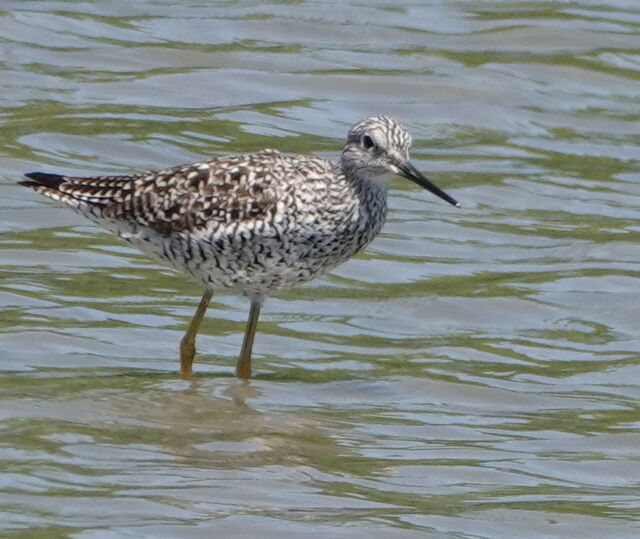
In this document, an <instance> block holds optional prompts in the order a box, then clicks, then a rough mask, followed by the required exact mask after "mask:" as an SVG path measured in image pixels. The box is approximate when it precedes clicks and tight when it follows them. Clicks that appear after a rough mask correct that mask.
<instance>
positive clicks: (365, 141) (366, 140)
mask: <svg viewBox="0 0 640 539" xmlns="http://www.w3.org/2000/svg"><path fill="white" fill-rule="evenodd" d="M360 142H361V144H362V147H363V148H364V149H365V150H370V149H371V148H373V139H372V138H371V137H370V136H369V135H363V137H362V140H361V141H360Z"/></svg>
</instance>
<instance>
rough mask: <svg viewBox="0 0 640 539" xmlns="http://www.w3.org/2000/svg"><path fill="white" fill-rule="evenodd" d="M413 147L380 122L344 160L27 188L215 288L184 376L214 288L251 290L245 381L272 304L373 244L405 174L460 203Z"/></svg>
mask: <svg viewBox="0 0 640 539" xmlns="http://www.w3.org/2000/svg"><path fill="white" fill-rule="evenodd" d="M410 146H411V137H410V135H409V133H408V132H407V130H406V129H405V128H404V127H403V126H402V125H400V124H399V123H398V122H396V121H395V120H394V119H392V118H389V117H388V116H374V117H371V118H367V119H366V120H363V121H361V122H359V123H357V124H355V125H354V126H353V127H352V128H351V129H350V130H349V133H348V136H347V143H346V145H345V147H344V150H343V151H342V157H341V159H340V161H338V162H337V163H334V162H331V161H328V160H326V159H322V158H319V157H314V156H308V155H296V156H286V155H283V154H281V153H280V152H278V151H275V150H264V151H262V152H259V153H256V154H251V155H239V156H229V157H220V158H218V159H214V160H212V161H204V162H202V163H194V164H190V165H183V166H179V167H175V168H169V169H163V170H158V171H153V172H142V173H138V174H133V175H130V176H93V177H77V176H62V175H58V174H47V173H42V172H33V173H30V174H26V176H27V177H28V178H29V180H28V181H24V182H21V183H22V184H23V185H26V186H27V187H31V188H32V189H33V190H34V191H36V192H38V193H41V194H43V195H46V196H48V197H49V198H52V199H54V200H59V201H61V202H64V203H65V204H67V205H68V206H71V207H72V208H73V209H74V210H75V211H77V212H78V213H80V214H82V215H84V216H86V217H88V218H89V219H91V220H92V221H94V222H96V223H98V224H99V225H101V226H103V227H104V228H106V229H107V230H109V231H111V232H113V233H114V234H116V235H118V236H120V237H121V238H123V239H124V240H126V241H128V242H129V243H131V244H133V245H135V246H137V247H138V248H140V249H141V250H142V251H144V252H145V253H148V254H149V255H152V256H153V257H155V258H157V259H160V260H162V261H164V262H167V263H168V264H170V265H171V266H173V267H174V268H175V269H177V270H178V271H182V272H185V273H188V274H189V275H191V276H192V277H193V278H195V279H196V280H197V281H199V282H200V283H201V284H202V285H203V286H204V294H203V296H202V299H201V300H200V304H199V305H198V308H197V310H196V313H195V315H194V316H193V319H192V320H191V323H190V324H189V327H188V329H187V331H186V333H185V335H184V337H183V338H182V341H181V343H180V365H181V372H182V376H183V377H185V378H187V377H189V376H190V375H191V367H192V364H193V358H194V355H195V338H196V334H197V332H198V328H199V327H200V323H201V321H202V318H203V317H204V314H205V311H206V309H207V306H208V305H209V301H210V300H211V297H212V295H213V293H214V292H215V291H222V290H228V291H231V292H235V293H240V294H243V295H245V296H246V297H247V298H248V299H249V301H250V302H251V307H250V310H249V320H248V322H247V326H246V329H245V334H244V341H243V343H242V349H241V352H240V357H239V359H238V361H237V364H236V374H237V375H238V377H240V378H243V379H247V378H249V376H250V375H251V350H252V347H253V340H254V336H255V333H256V326H257V322H258V316H259V314H260V307H261V305H262V302H263V301H264V299H265V298H266V297H267V296H269V295H272V294H274V293H276V292H278V291H280V290H285V289H288V288H291V287H292V286H295V285H298V284H301V283H304V282H306V281H310V280H311V279H314V278H315V277H318V276H319V275H322V274H323V273H325V272H327V271H329V270H331V269H332V268H334V267H336V266H337V265H338V264H341V263H342V262H345V261H346V260H348V259H349V258H351V257H352V256H353V255H355V254H356V253H357V252H358V251H360V250H361V249H362V248H363V247H365V246H366V245H367V244H368V243H369V242H370V241H371V240H372V239H373V238H374V237H375V235H376V234H377V233H378V232H379V231H380V228H381V227H382V225H383V224H384V221H385V216H386V213H387V189H388V186H389V183H390V181H391V180H392V179H393V177H394V176H397V175H400V176H404V177H405V178H408V179H410V180H412V181H414V182H415V183H417V184H418V185H420V186H422V187H424V188H425V189H427V190H429V191H431V192H432V193H434V194H435V195H437V196H439V197H440V198H442V199H444V200H446V201H447V202H449V203H450V204H453V205H456V206H457V202H456V201H455V200H454V199H453V198H451V197H450V196H449V195H447V194H446V193H445V192H444V191H442V190H441V189H439V188H438V187H437V186H435V185H434V184H433V183H431V182H430V181H429V180H428V179H427V178H425V177H424V176H423V175H422V174H421V173H420V172H418V170H417V169H416V168H415V167H414V166H413V165H412V164H411V163H410V162H409V148H410Z"/></svg>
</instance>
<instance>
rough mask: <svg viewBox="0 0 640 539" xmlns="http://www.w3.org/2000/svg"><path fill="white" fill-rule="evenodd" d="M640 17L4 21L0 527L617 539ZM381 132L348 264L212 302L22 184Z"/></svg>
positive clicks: (26, 6) (632, 487) (151, 14)
mask: <svg viewBox="0 0 640 539" xmlns="http://www.w3.org/2000/svg"><path fill="white" fill-rule="evenodd" d="M639 30H640V5H638V4H637V2H635V0H626V1H625V0H590V1H584V2H569V1H566V2H564V1H560V2H535V1H534V2H520V1H516V0H511V1H507V0H504V1H493V2H486V1H475V2H470V1H467V2H464V1H451V2H436V1H430V2H414V3H400V2H396V3H394V2H386V3H385V2H369V3H366V2H363V3H356V2H343V3H340V4H334V3H324V2H315V3H314V2H305V1H302V2H273V3H259V2H249V1H247V2H198V1H196V0H185V1H183V2H159V1H151V0H142V1H139V2H123V1H114V2H98V1H84V2H72V1H55V2H45V1H20V2H18V1H14V2H0V535H6V536H9V537H11V536H20V537H43V538H44V537H79V538H85V537H87V538H88V537H91V538H103V537H104V538H106V537H153V538H155V537H238V538H243V537H252V536H256V534H259V535H260V537H273V538H279V537H300V536H304V537H341V538H360V537H367V538H369V537H373V538H378V537H379V538H382V537H384V538H389V537H393V538H402V539H404V538H411V537H450V538H480V537H482V538H494V537H505V538H514V537H522V538H535V537H540V538H542V537H580V538H581V539H585V538H592V537H593V538H601V537H616V538H621V537H638V536H640V432H639V428H640V406H639V401H640V315H639V314H638V313H639V311H638V305H639V298H640V296H639V293H640V247H639V241H638V238H639V233H640V224H639V223H640V220H639V218H640V209H639V208H640V187H639V183H640V171H639V163H638V162H639V160H640V137H639V136H638V125H639V122H640V99H639V98H640V53H639V52H638V51H640V37H639ZM375 113H387V114H391V115H393V116H395V117H397V118H398V119H400V120H401V121H403V122H404V123H405V124H407V125H408V127H409V129H410V131H411V132H412V134H413V136H414V150H413V161H414V163H415V164H416V166H417V167H418V168H419V169H421V170H423V171H424V172H425V173H426V174H427V175H428V176H429V177H430V178H431V179H433V180H434V181H435V182H436V183H437V184H438V185H440V186H441V187H443V188H444V189H445V190H447V191H448V192H449V193H450V194H451V195H452V196H454V197H456V198H457V199H458V200H460V201H461V203H462V208H460V209H456V208H452V207H449V206H448V205H446V204H445V203H442V202H441V201H439V200H437V199H436V198H435V197H433V196H431V195H430V194H428V193H426V192H424V191H421V190H420V189H419V188H417V187H415V186H413V185H412V184H409V183H408V182H403V181H401V180H399V181H398V182H397V183H396V184H394V188H393V189H392V191H391V193H390V208H391V210H390V214H389V219H388V222H387V225H386V226H385V228H384V231H383V233H382V234H381V235H380V236H379V237H378V238H377V239H376V240H375V242H374V243H373V244H372V245H371V246H370V247H369V248H368V249H367V251H366V252H365V253H363V254H362V255H360V256H359V257H358V258H357V259H354V260H352V261H350V262H349V263H347V264H345V265H344V266H342V267H340V268H338V269H337V270H336V271H335V272H333V273H332V274H331V275H329V276H327V277H325V278H323V279H321V280H319V281H316V282H314V283H312V284H310V285H309V286H306V287H304V288H301V289H299V290H295V291H292V292H290V293H288V294H286V295H284V296H282V297H278V298H273V299H271V300H270V301H269V302H267V304H266V305H265V307H264V309H263V313H262V316H261V323H260V326H259V334H258V337H257V339H256V345H255V351H254V370H255V378H254V379H253V380H252V381H251V382H250V383H249V384H243V383H240V382H238V381H237V380H235V378H234V377H233V368H234V365H235V360H236V357H237V354H238V352H239V349H240V344H241V341H242V332H243V329H244V324H245V320H246V316H247V310H248V305H247V303H246V301H245V300H244V299H242V298H238V297H233V296H216V297H215V298H214V302H213V303H212V305H211V308H210V310H209V312H208V316H207V319H206V320H205V322H204V323H203V328H202V332H201V335H200V337H199V341H198V348H199V350H200V355H199V356H198V358H197V360H196V365H195V371H196V377H195V379H194V381H193V382H184V381H182V380H180V379H179V377H178V375H177V370H178V359H177V354H178V352H177V347H178V343H179V340H180V338H181V336H182V333H183V331H184V329H185V327H186V324H187V322H188V320H189V319H190V317H191V315H192V314H193V311H194V310H195V307H196V305H197V302H198V300H199V296H200V290H199V288H198V286H197V285H195V284H193V283H191V282H190V281H188V280H187V279H186V278H185V277H183V276H180V275H177V274H175V273H174V272H172V271H171V270H168V269H166V268H164V267H162V266H160V265H158V264H157V263H155V262H153V261H151V260H150V259H148V258H146V257H144V256H143V255H141V254H139V253H138V252H137V251H135V250H133V249H131V248H129V247H128V246H126V245H124V244H123V243H121V242H120V241H119V240H117V239H116V238H113V237H111V236H110V235H108V234H105V233H103V232H101V231H100V230H99V229H97V228H96V227H94V226H93V225H91V224H90V223H88V222H87V221H85V220H83V219H82V218H81V217H79V216H76V215H75V214H74V213H73V212H71V211H70V210H68V209H66V208H63V207H60V206H58V205H56V204H55V203H53V202H51V201H48V200H45V199H43V198H40V197H38V196H37V195H35V194H33V193H31V192H30V191H28V190H26V189H24V188H23V187H20V186H18V185H16V182H17V181H18V180H19V179H20V177H21V174H22V173H23V172H27V171H32V170H46V171H59V172H68V173H83V174H94V173H107V172H109V173H120V172H127V171H132V170H144V169H149V168H157V167H164V166H170V165H175V164H180V163H186V162H190V161H195V160H199V159H202V158H203V157H205V156H214V155H220V154H224V153H239V152H247V151H256V150H259V149H262V148H265V147H272V148H278V149H280V150H281V151H284V152H288V153H298V152H302V153H317V154H320V155H323V156H327V157H331V158H335V157H337V156H338V154H339V151H340V149H341V146H342V144H343V140H344V136H345V133H346V130H347V129H348V127H349V125H350V124H351V123H353V122H355V121H357V120H359V119H360V118H362V117H364V116H367V115H370V114H375Z"/></svg>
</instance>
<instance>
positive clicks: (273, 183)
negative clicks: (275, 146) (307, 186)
mask: <svg viewBox="0 0 640 539" xmlns="http://www.w3.org/2000/svg"><path fill="white" fill-rule="evenodd" d="M292 175H293V176H292ZM296 175H298V176H300V177H301V179H302V175H301V174H300V172H299V170H297V169H296V167H295V166H294V165H293V164H292V162H291V158H288V157H286V156H284V155H282V154H280V153H279V152H276V151H264V152H260V153H257V154H253V155H241V156H233V157H222V158H219V159H215V160H213V161H207V162H202V163H194V164H190V165H183V166H179V167H174V168H170V169H164V170H158V171H154V172H146V173H140V174H135V175H131V176H93V177H73V176H61V175H57V174H46V173H41V172H34V173H30V174H27V175H26V176H27V177H28V178H29V180H28V181H25V182H22V183H23V184H24V185H27V186H28V187H31V188H33V189H34V190H35V191H37V192H39V193H41V194H43V195H46V196H48V197H50V198H53V199H55V200H60V201H62V202H65V203H66V204H68V205H70V206H72V207H75V208H76V209H78V210H79V211H81V212H82V213H90V214H92V215H93V216H95V217H99V218H103V219H113V220H117V221H119V220H122V221H128V222H135V223H138V224H140V225H144V226H148V227H150V228H153V229H155V230H157V231H158V232H163V233H168V232H180V231H182V230H186V229H194V228H200V227H204V226H206V225H208V224H209V223H211V222H212V221H213V222H218V223H220V224H224V223H232V222H244V221H250V220H252V221H256V220H261V219H264V218H266V217H268V215H269V214H270V212H273V211H275V206H276V203H277V201H278V198H281V196H282V193H283V192H284V191H285V190H286V185H291V184H290V182H283V181H282V179H283V178H285V177H287V178H289V180H295V176H296ZM285 184H286V185H285Z"/></svg>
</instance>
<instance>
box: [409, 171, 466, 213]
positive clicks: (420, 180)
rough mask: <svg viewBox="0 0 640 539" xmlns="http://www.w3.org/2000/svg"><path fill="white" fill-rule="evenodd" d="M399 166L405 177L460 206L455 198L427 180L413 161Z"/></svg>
mask: <svg viewBox="0 0 640 539" xmlns="http://www.w3.org/2000/svg"><path fill="white" fill-rule="evenodd" d="M398 168H399V169H400V174H401V175H402V176H404V177H405V178H407V179H409V180H411V181H412V182H415V183H417V184H418V185H419V186H420V187H424V188H425V189H426V190H427V191H431V192H432V193H433V194H434V195H436V196H439V197H440V198H441V199H442V200H446V201H447V202H448V203H449V204H451V205H453V206H460V204H458V201H457V200H456V199H455V198H452V197H450V196H449V195H447V193H445V192H444V191H443V190H442V189H440V188H439V187H438V186H437V185H434V184H433V183H431V182H430V181H429V180H427V178H425V177H424V175H423V174H422V172H420V171H419V170H418V169H417V168H416V167H414V166H413V165H412V164H411V163H404V164H402V165H399V166H398Z"/></svg>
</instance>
